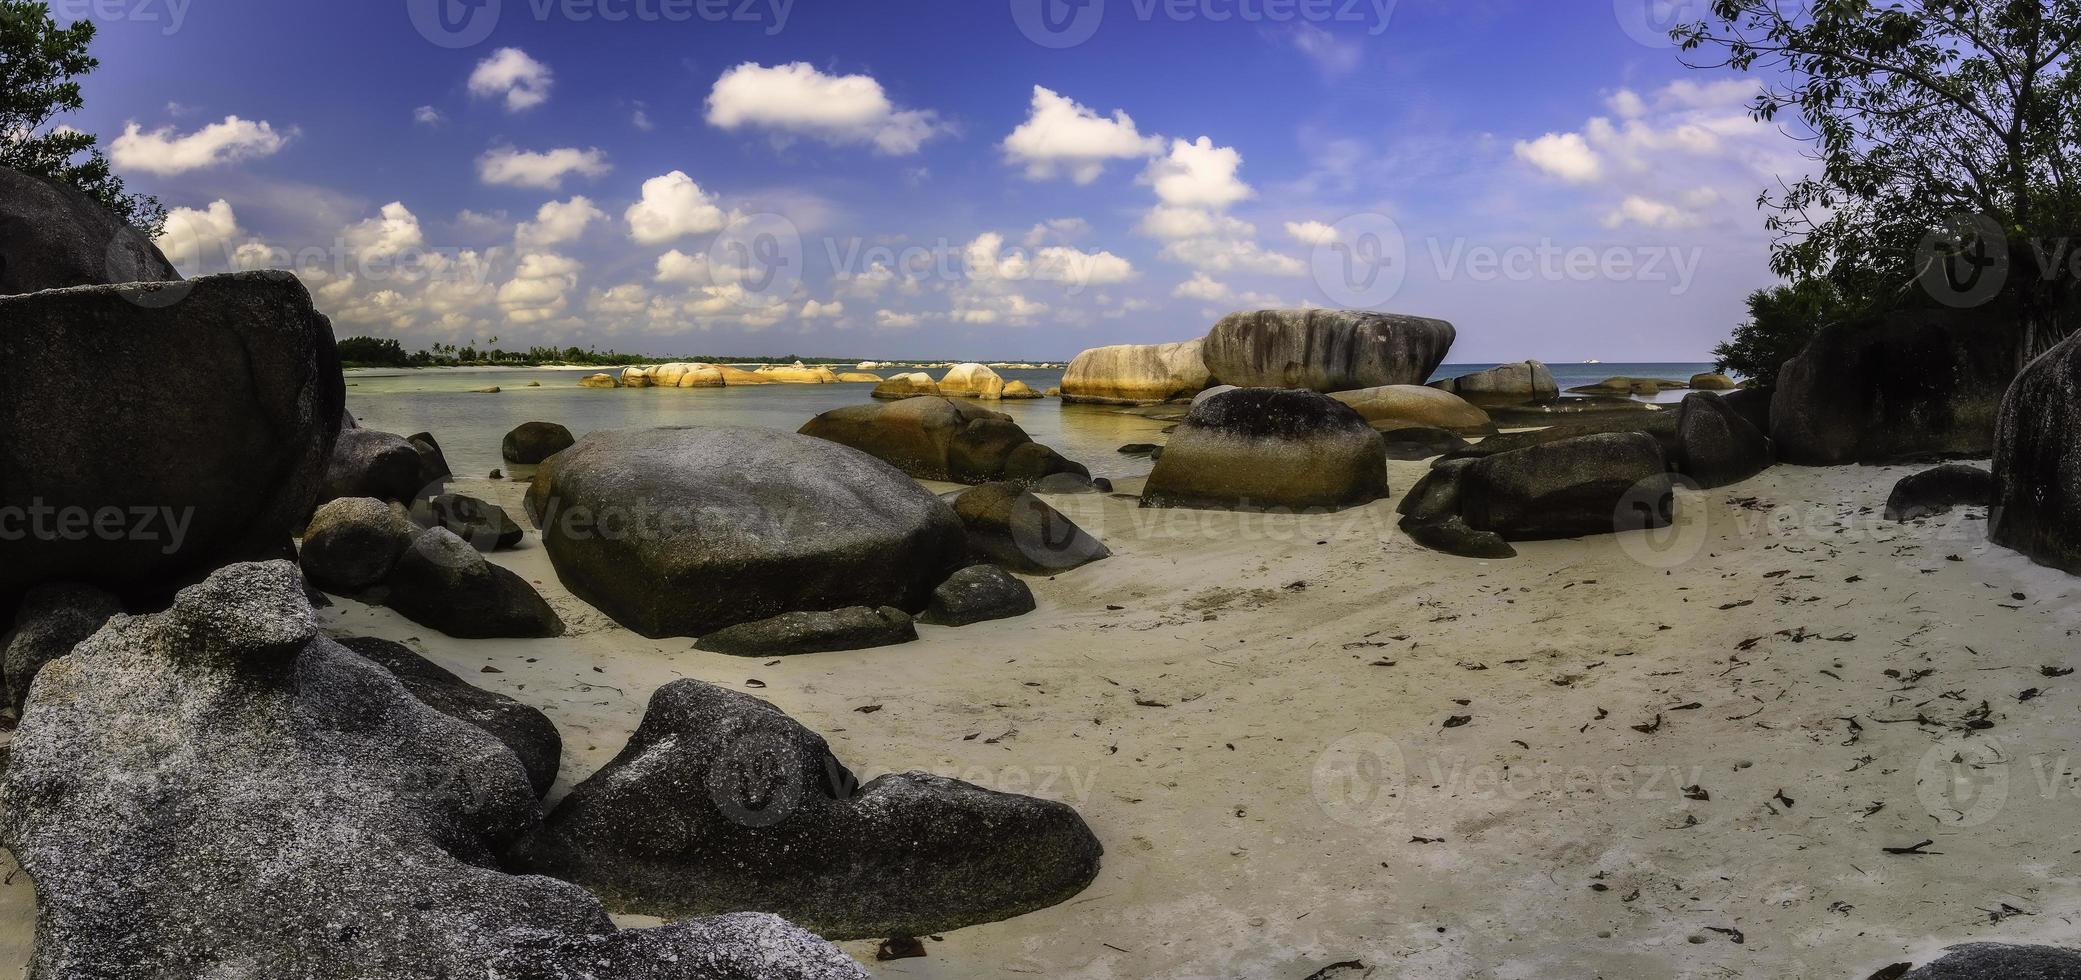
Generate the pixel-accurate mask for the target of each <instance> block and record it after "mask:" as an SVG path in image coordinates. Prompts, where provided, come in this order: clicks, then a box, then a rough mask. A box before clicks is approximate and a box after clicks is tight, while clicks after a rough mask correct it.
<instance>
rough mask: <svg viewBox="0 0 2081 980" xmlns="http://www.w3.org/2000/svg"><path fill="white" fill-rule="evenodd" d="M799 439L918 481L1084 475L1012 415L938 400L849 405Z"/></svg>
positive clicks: (1023, 480)
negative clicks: (844, 450)
mask: <svg viewBox="0 0 2081 980" xmlns="http://www.w3.org/2000/svg"><path fill="white" fill-rule="evenodd" d="M801 432H802V434H803V435H805V436H814V437H816V438H818V439H828V440H830V441H832V442H835V443H838V444H840V445H843V446H851V447H852V448H854V449H857V450H859V451H861V452H863V453H866V454H868V455H870V456H873V457H874V458H876V459H879V460H881V461H883V462H885V463H888V464H890V465H892V466H894V467H896V468H897V469H899V470H902V471H903V472H905V473H908V474H910V475H911V476H914V477H917V478H918V479H920V480H943V481H946V482H950V483H988V482H991V481H993V480H1009V481H1012V482H1014V483H1018V484H1020V485H1022V486H1032V485H1033V484H1035V483H1038V482H1040V481H1041V480H1043V479H1045V478H1047V477H1049V476H1052V475H1054V474H1057V473H1068V474H1071V475H1073V476H1076V477H1079V478H1081V479H1084V480H1086V481H1088V480H1089V479H1090V478H1091V471H1090V470H1088V469H1086V468H1085V467H1084V466H1083V464H1081V463H1075V462H1072V461H1070V460H1068V459H1064V458H1063V457H1062V455H1061V454H1060V453H1057V452H1056V451H1054V450H1052V449H1049V448H1048V447H1046V446H1043V445H1041V444H1040V443H1037V442H1034V441H1033V438H1032V437H1031V436H1028V435H1027V434H1026V430H1025V429H1022V428H1020V427H1019V424H1018V423H1017V422H1014V421H1012V417H1011V416H1009V415H1005V414H1003V413H1001V412H993V411H990V410H988V409H985V408H980V407H977V406H976V405H975V404H974V403H973V402H969V401H955V400H953V399H949V398H941V397H938V396H929V395H928V396H921V397H916V398H905V399H902V400H900V401H884V402H876V403H873V404H868V405H849V406H847V407H845V408H839V409H833V410H832V411H829V412H825V413H824V414H822V415H819V416H817V417H816V418H813V419H810V420H809V422H808V423H807V424H805V425H803V426H802V429H801Z"/></svg>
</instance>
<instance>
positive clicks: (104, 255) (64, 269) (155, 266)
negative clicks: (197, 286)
mask: <svg viewBox="0 0 2081 980" xmlns="http://www.w3.org/2000/svg"><path fill="white" fill-rule="evenodd" d="M180 278H181V274H180V273H178V272H175V271H174V268H173V263H171V262H168V261H166V256H165V255H162V254H160V252H159V247H158V246H156V245H154V244H152V241H151V239H149V238H147V237H145V235H144V233H143V232H140V231H138V230H137V229H136V228H133V227H131V226H130V225H128V224H125V223H124V222H123V220H122V219H121V218H118V217H116V216H115V215H114V214H113V213H111V212H110V211H109V210H108V209H107V208H104V207H102V206H101V205H100V204H99V203H98V202H96V201H95V200H94V199H93V198H91V197H88V196H87V195H86V194H83V193H81V192H80V191H79V190H78V189H77V188H74V187H72V186H70V185H67V184H61V183H59V182H57V181H55V180H47V179H45V178H42V177H31V176H29V175H28V174H25V173H21V172H19V171H15V170H9V169H7V168H5V167H0V296H7V295H14V294H17V293H34V292H38V291H41V290H45V289H63V288H65V287H68V286H106V285H111V284H115V283H128V282H178V281H180Z"/></svg>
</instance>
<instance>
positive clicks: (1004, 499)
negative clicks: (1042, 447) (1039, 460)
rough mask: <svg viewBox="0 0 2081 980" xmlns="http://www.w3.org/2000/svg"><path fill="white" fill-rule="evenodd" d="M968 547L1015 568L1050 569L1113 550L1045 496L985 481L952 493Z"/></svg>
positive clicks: (971, 551) (973, 553)
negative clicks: (1051, 503) (1044, 499)
mask: <svg viewBox="0 0 2081 980" xmlns="http://www.w3.org/2000/svg"><path fill="white" fill-rule="evenodd" d="M953 507H954V515H955V516H956V517H959V518H960V519H961V526H962V527H963V528H966V529H967V531H968V553H969V555H970V556H972V557H975V558H978V559H981V560H983V561H988V562H995V563H996V564H999V565H1003V566H1004V567H1006V568H1009V569H1012V570H1014V571H1020V572H1026V573H1028V574H1032V575H1054V574H1057V573H1059V572H1066V571H1069V570H1070V569H1072V568H1080V567H1082V566H1084V565H1088V564H1090V563H1092V562H1094V561H1098V560H1100V559H1102V558H1110V557H1112V556H1113V553H1112V551H1111V550H1109V549H1107V548H1106V546H1105V544H1104V543H1103V542H1101V541H1099V540H1098V539H1097V538H1094V537H1092V536H1091V535H1089V534H1087V533H1085V532H1084V529H1083V528H1081V527H1078V526H1077V525H1076V523H1075V522H1073V521H1071V520H1070V519H1069V518H1067V517H1065V516H1063V514H1062V512H1061V511H1058V510H1056V509H1055V508H1053V507H1050V506H1048V504H1047V502H1046V501H1043V500H1041V499H1040V498H1039V497H1036V496H1034V495H1033V494H1031V493H1028V492H1027V491H1025V490H1022V489H1020V488H1019V487H1017V486H1015V485H1013V484H1010V483H985V484H983V485H982V486H979V487H974V488H971V489H968V490H964V491H961V492H960V493H959V494H956V495H955V496H954V498H953Z"/></svg>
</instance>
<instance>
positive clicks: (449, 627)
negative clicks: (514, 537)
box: [384, 527, 564, 640]
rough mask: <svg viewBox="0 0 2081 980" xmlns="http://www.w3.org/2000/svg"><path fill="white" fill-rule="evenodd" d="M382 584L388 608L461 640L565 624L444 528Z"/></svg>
mask: <svg viewBox="0 0 2081 980" xmlns="http://www.w3.org/2000/svg"><path fill="white" fill-rule="evenodd" d="M384 584H385V585H386V586H388V588H389V594H388V597H387V598H386V599H385V604H386V605H388V606H389V607H390V608H392V609H395V610H397V612H398V613H399V614H400V615H402V616H404V617H405V618H406V619H409V620H411V621H413V622H415V623H418V624H419V625H421V626H430V627H432V628H434V629H437V630H440V631H441V632H443V633H446V634H448V635H449V636H453V637H456V638H458V639H465V640H485V639H494V638H499V637H545V636H562V635H563V634H564V623H563V620H561V619H558V618H557V615H556V612H555V611H554V610H552V609H550V608H549V603H547V602H544V601H542V596H541V595H540V594H539V593H537V592H536V591H535V587H534V586H532V585H529V584H528V582H527V580H526V579H524V578H521V577H520V576H518V575H515V574H513V573H512V572H510V571H507V570H506V569H504V568H501V567H499V566H497V565H494V564H492V563H491V562H489V561H486V560H485V558H484V556H483V555H481V554H478V553H477V549H475V548H472V547H470V545H469V543H468V542H466V541H464V540H463V539H461V538H458V537H456V536H455V535H454V534H453V533H451V532H449V531H448V530H447V529H446V528H438V527H437V528H433V529H431V530H428V531H425V532H423V533H421V534H420V535H419V537H418V538H416V539H414V540H413V541H412V546H411V547H410V548H407V549H405V553H404V554H403V555H402V556H400V557H399V558H398V560H397V567H396V568H395V569H393V570H392V571H391V573H390V578H389V579H388V580H387V581H386V582H385V583H384Z"/></svg>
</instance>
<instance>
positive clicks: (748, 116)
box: [708, 62, 946, 156]
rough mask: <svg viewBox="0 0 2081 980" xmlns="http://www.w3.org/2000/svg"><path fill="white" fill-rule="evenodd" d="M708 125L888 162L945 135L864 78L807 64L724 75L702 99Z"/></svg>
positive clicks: (933, 118) (931, 117)
mask: <svg viewBox="0 0 2081 980" xmlns="http://www.w3.org/2000/svg"><path fill="white" fill-rule="evenodd" d="M708 122H709V124H710V125H712V126H716V127H718V128H721V129H725V130H732V131H734V130H738V129H742V128H745V127H751V128H754V129H765V130H770V131H772V132H773V133H775V134H776V135H779V136H783V137H785V136H807V137H810V138H812V139H817V140H822V141H823V142H826V143H831V144H836V145H849V144H859V143H871V144H873V145H874V148H875V149H876V150H877V151H879V152H881V153H884V154H888V155H890V156H908V155H910V154H913V153H916V152H918V149H919V148H920V147H921V146H923V145H924V143H925V141H926V140H929V139H931V138H933V137H934V136H937V135H940V134H941V133H943V132H945V131H946V129H945V127H944V126H942V125H941V124H940V122H939V118H938V116H937V115H935V114H934V113H932V112H930V111H924V110H917V109H903V108H899V107H897V106H896V105H895V103H893V102H891V101H889V96H888V94H887V93H886V92H884V91H883V90H882V85H881V83H880V82H877V81H875V80H874V79H873V78H872V77H871V76H868V75H826V74H824V73H823V72H820V71H818V70H816V69H815V68H814V67H812V66H810V65H809V64H808V63H807V62H795V63H794V64H788V65H776V66H774V67H772V68H767V67H765V66H763V65H759V64H754V63H752V62H746V63H744V64H741V65H738V66H737V67H735V68H732V69H730V70H728V71H726V72H723V74H722V77H720V78H718V79H716V80H715V88H714V89H713V90H712V91H710V92H709V94H708Z"/></svg>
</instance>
